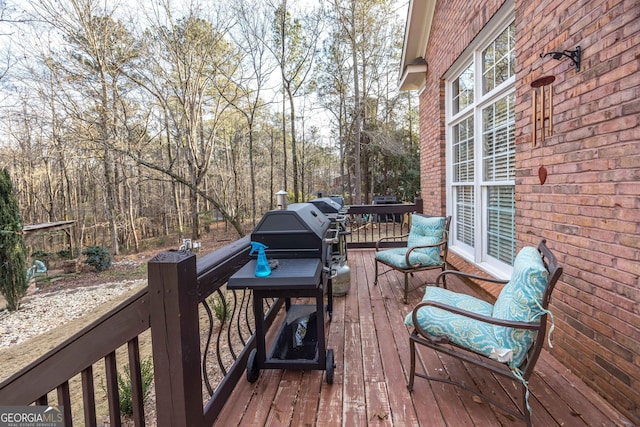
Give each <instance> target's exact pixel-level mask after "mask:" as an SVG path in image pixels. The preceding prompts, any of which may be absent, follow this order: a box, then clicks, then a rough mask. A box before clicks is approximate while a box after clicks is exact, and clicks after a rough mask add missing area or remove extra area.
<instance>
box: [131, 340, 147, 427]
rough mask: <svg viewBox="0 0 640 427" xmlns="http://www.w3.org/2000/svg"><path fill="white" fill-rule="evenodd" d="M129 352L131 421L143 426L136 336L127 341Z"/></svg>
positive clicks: (138, 348)
mask: <svg viewBox="0 0 640 427" xmlns="http://www.w3.org/2000/svg"><path fill="white" fill-rule="evenodd" d="M127 349H128V353H129V377H130V379H131V405H132V407H133V422H134V423H135V425H136V427H144V396H143V395H142V369H141V365H140V346H139V343H138V337H135V338H134V339H132V340H130V341H129V342H128V343H127Z"/></svg>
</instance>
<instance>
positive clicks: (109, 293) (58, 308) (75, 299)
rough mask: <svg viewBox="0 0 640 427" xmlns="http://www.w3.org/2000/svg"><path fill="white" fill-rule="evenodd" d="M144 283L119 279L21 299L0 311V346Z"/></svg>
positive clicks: (51, 326) (67, 319) (19, 340)
mask: <svg viewBox="0 0 640 427" xmlns="http://www.w3.org/2000/svg"><path fill="white" fill-rule="evenodd" d="M144 283H146V279H138V280H122V281H119V282H111V283H103V284H99V285H92V286H86V287H82V288H72V289H63V290H60V291H53V292H46V293H45V292H36V293H34V294H32V295H29V296H27V297H25V298H24V299H23V300H22V305H21V307H20V310H18V311H17V312H14V313H9V312H8V311H7V310H2V311H0V349H1V348H3V347H8V346H12V345H16V344H20V343H22V342H24V341H26V340H28V339H30V338H32V337H35V336H38V335H40V334H44V333H46V332H48V331H50V330H51V329H54V328H56V327H57V326H60V325H62V324H65V323H67V322H70V321H71V320H74V319H77V318H79V317H82V316H83V315H84V314H86V313H88V312H90V311H92V310H93V309H94V308H96V307H98V306H99V305H101V304H104V303H106V302H108V301H110V300H112V299H114V298H117V297H119V296H121V295H123V294H125V293H126V292H128V291H129V290H131V289H133V288H135V287H139V286H141V285H142V284H144Z"/></svg>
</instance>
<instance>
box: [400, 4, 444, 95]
mask: <svg viewBox="0 0 640 427" xmlns="http://www.w3.org/2000/svg"><path fill="white" fill-rule="evenodd" d="M436 1H437V0H410V2H409V9H408V12H407V24H406V27H405V32H404V44H403V46H402V61H401V64H400V76H401V77H400V82H399V86H400V90H416V89H420V88H422V87H423V86H424V84H425V82H426V72H427V64H426V63H421V64H416V62H423V61H424V60H423V58H424V57H425V53H426V50H427V43H428V42H429V34H430V32H431V24H432V22H433V14H434V12H435V7H436ZM417 60H418V61H417ZM419 60H423V61H419Z"/></svg>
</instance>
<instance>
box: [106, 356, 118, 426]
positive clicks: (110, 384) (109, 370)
mask: <svg viewBox="0 0 640 427" xmlns="http://www.w3.org/2000/svg"><path fill="white" fill-rule="evenodd" d="M104 367H105V375H106V377H107V401H108V402H109V427H120V426H121V425H122V421H121V420H120V397H119V393H118V368H117V365H116V352H115V350H114V351H112V352H111V353H109V354H108V355H106V356H105V358H104Z"/></svg>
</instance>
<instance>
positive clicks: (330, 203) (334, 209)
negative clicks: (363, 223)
mask: <svg viewBox="0 0 640 427" xmlns="http://www.w3.org/2000/svg"><path fill="white" fill-rule="evenodd" d="M309 203H312V204H314V205H315V206H316V207H317V208H318V209H319V210H320V212H322V213H324V214H337V213H342V211H343V210H345V209H343V207H342V205H341V204H340V203H338V202H337V201H335V200H333V199H332V198H330V197H318V198H317V199H313V200H310V201H309Z"/></svg>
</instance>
